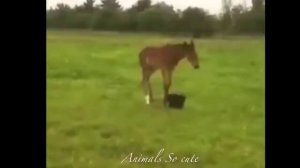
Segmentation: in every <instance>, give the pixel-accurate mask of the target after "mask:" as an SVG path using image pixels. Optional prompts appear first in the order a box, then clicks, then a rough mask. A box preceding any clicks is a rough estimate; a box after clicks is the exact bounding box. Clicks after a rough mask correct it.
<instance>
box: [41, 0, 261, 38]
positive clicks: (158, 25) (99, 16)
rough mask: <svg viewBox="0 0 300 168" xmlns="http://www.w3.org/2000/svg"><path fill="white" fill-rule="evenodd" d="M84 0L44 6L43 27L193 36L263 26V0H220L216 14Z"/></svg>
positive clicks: (140, 1) (140, 2) (256, 30)
mask: <svg viewBox="0 0 300 168" xmlns="http://www.w3.org/2000/svg"><path fill="white" fill-rule="evenodd" d="M99 1H100V4H99V5H96V4H95V2H96V1H95V0H86V1H85V2H84V3H83V4H81V5H76V6H75V7H73V8H71V7H70V6H69V5H67V4H63V3H59V4H57V5H56V7H55V8H50V9H48V10H47V28H55V29H91V30H102V31H128V32H133V31H134V32H139V31H140V32H160V33H170V34H189V35H193V36H194V37H202V36H211V35H214V34H216V33H222V34H263V33H264V30H265V15H264V13H265V3H264V0H252V7H251V8H247V7H246V6H245V5H242V4H240V5H236V6H232V5H231V0H223V10H222V13H220V14H219V15H212V14H209V13H208V12H207V11H206V10H204V9H202V8H199V7H188V8H186V9H185V10H175V9H174V8H173V6H171V5H169V4H167V3H165V2H158V3H154V4H153V3H152V1H151V0H137V2H136V3H135V4H133V5H132V6H131V7H130V8H128V9H123V8H122V6H121V5H120V3H119V2H118V0H99Z"/></svg>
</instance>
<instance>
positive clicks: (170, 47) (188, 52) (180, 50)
mask: <svg viewBox="0 0 300 168" xmlns="http://www.w3.org/2000/svg"><path fill="white" fill-rule="evenodd" d="M185 57H186V58H187V59H188V61H189V62H190V63H191V64H192V66H193V67H194V68H195V69H198V68H199V61H198V54H197V52H196V50H195V46H194V42H193V41H191V42H190V44H188V43H186V42H184V43H181V44H167V45H164V46H161V47H146V48H144V49H143V50H142V51H141V52H140V54H139V60H140V66H141V69H142V85H143V89H144V92H145V100H146V103H147V104H150V102H152V101H153V94H152V89H151V85H150V81H149V80H150V77H151V75H152V74H153V73H154V72H155V71H156V70H161V72H162V76H163V82H164V101H163V102H164V105H166V103H167V96H168V94H169V88H170V86H171V83H172V72H173V70H174V68H175V66H176V65H177V64H178V63H179V61H181V60H182V59H183V58H185Z"/></svg>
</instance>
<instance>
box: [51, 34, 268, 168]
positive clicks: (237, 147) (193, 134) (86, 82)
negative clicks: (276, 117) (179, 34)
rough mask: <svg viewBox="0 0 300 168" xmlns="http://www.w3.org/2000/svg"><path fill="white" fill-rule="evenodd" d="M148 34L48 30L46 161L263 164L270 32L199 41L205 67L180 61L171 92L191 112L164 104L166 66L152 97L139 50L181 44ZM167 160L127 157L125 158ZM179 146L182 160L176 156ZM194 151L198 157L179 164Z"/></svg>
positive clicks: (222, 166)
mask: <svg viewBox="0 0 300 168" xmlns="http://www.w3.org/2000/svg"><path fill="white" fill-rule="evenodd" d="M183 40H189V39H183V38H171V37H166V36H158V35H149V34H148V35H146V34H144V35H143V34H118V33H115V34H113V33H111V34H110V33H79V32H78V33H76V32H57V31H49V32H48V33H47V167H48V168H106V167H107V168H117V167H143V168H144V167H149V168H150V167H151V168H171V167H172V168H183V167H195V168H196V167H197V168H198V167H199V168H264V163H265V161H264V159H265V157H264V154H265V151H264V148H265V143H264V140H265V136H264V134H265V130H264V124H265V122H264V119H265V117H264V116H265V114H264V108H265V104H264V98H265V93H264V89H265V86H264V84H265V80H264V77H265V76H264V68H265V66H264V62H265V59H264V47H265V46H264V38H232V39H231V38H226V39H218V38H214V39H198V40H195V41H194V42H195V45H196V47H197V51H198V54H199V57H200V65H201V68H200V69H199V70H194V69H193V68H192V67H191V65H190V64H189V63H188V62H187V61H185V60H184V61H182V62H181V63H180V64H179V65H178V67H177V69H176V71H175V73H174V76H173V85H172V87H171V92H175V93H184V94H185V95H186V96H187V101H186V105H185V108H184V109H183V110H180V111H179V110H171V109H165V108H164V107H163V106H162V103H161V102H160V101H161V99H162V91H163V90H162V81H161V74H160V73H158V72H157V73H156V74H154V76H153V78H152V81H151V82H152V86H153V91H154V97H155V98H156V99H157V101H156V102H155V103H154V104H152V105H150V106H149V105H146V104H145V102H144V95H143V92H142V89H141V86H140V80H141V72H140V68H139V64H138V53H139V51H140V50H141V49H142V48H143V47H145V46H148V45H161V44H164V43H166V42H183ZM162 148H164V152H163V155H162V158H163V160H162V162H159V163H129V162H128V161H127V162H123V163H122V164H121V161H122V160H123V159H124V158H125V156H127V155H129V154H130V153H133V155H134V156H141V155H143V156H148V157H151V156H154V157H155V156H156V155H157V153H158V152H159V151H160V150H161V149H162ZM169 153H174V155H173V156H175V155H176V156H177V157H178V160H177V161H175V162H173V163H165V162H164V160H169ZM192 155H195V156H197V157H198V158H199V162H197V163H181V161H180V159H181V158H182V157H190V156H192Z"/></svg>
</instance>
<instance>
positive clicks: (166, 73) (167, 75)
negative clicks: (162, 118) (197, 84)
mask: <svg viewBox="0 0 300 168" xmlns="http://www.w3.org/2000/svg"><path fill="white" fill-rule="evenodd" d="M162 75H163V81H164V100H163V103H164V105H165V106H166V105H167V103H168V102H167V97H168V95H169V89H170V86H171V83H172V78H171V77H172V70H169V69H165V70H162Z"/></svg>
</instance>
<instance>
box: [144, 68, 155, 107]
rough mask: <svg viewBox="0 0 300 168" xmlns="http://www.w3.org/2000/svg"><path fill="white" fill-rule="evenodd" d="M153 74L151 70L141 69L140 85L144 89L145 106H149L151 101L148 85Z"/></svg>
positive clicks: (150, 91)
mask: <svg viewBox="0 0 300 168" xmlns="http://www.w3.org/2000/svg"><path fill="white" fill-rule="evenodd" d="M153 72H154V70H153V69H143V79H142V84H143V88H144V93H145V101H146V104H150V102H152V101H153V94H152V88H151V85H150V77H151V75H152V74H153Z"/></svg>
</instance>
